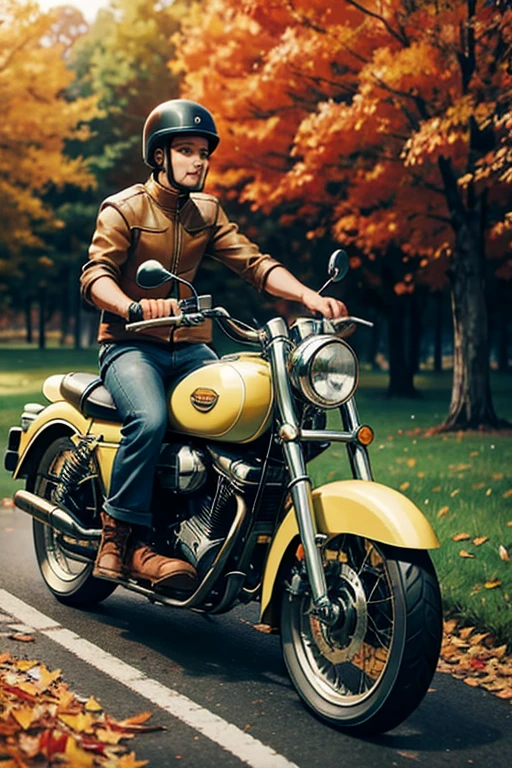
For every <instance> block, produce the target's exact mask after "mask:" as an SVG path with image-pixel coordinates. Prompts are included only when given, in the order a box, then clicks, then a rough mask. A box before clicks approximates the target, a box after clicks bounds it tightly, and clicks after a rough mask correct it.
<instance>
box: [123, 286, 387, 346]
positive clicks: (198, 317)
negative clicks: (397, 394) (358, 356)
mask: <svg viewBox="0 0 512 768" xmlns="http://www.w3.org/2000/svg"><path fill="white" fill-rule="evenodd" d="M205 298H206V297H205ZM188 306H190V305H183V307H182V308H184V309H187V308H188ZM208 318H211V319H214V320H216V321H217V323H218V324H219V326H220V327H221V328H222V330H223V331H224V333H225V334H226V335H227V336H229V337H230V338H232V339H234V341H240V342H243V343H246V344H261V342H262V339H263V331H258V330H256V329H255V328H251V326H250V325H247V324H246V323H244V322H242V321H241V320H235V319H234V318H232V317H231V315H230V314H229V312H228V311H227V310H226V309H224V307H215V308H214V309H211V308H209V307H208V306H207V305H206V302H205V304H203V307H201V308H200V309H199V311H197V309H196V311H192V312H186V311H185V312H180V314H179V315H171V316H169V317H155V318H153V319H151V320H139V321H137V322H135V323H127V324H126V326H125V328H126V330H127V331H144V330H146V329H150V328H162V327H165V326H174V327H175V328H178V327H180V326H185V327H191V326H195V325H201V323H204V321H205V320H206V319H208ZM323 322H324V328H325V331H324V332H326V331H328V329H329V327H330V328H332V331H331V332H333V333H335V334H338V335H346V334H348V333H349V332H350V331H351V330H352V329H353V328H354V326H356V325H362V326H365V327H368V328H373V323H371V322H370V321H369V320H363V319H362V318H360V317H339V318H336V319H332V320H326V319H325V320H324V321H323Z"/></svg>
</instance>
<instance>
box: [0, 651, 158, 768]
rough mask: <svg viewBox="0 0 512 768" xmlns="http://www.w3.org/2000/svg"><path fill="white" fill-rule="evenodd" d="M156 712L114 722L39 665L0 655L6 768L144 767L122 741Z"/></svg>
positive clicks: (0, 755) (0, 724)
mask: <svg viewBox="0 0 512 768" xmlns="http://www.w3.org/2000/svg"><path fill="white" fill-rule="evenodd" d="M150 717H151V713H149V712H142V713H140V714H139V715H136V716H134V717H130V718H128V719H126V720H119V721H118V720H115V719H114V718H113V717H111V716H110V715H108V714H107V713H106V712H104V711H103V708H102V707H101V705H100V704H99V703H98V702H97V701H96V700H95V699H94V698H93V697H92V696H91V697H90V698H89V699H88V700H84V699H80V698H79V697H78V696H77V695H75V694H74V693H73V692H72V691H70V690H69V687H68V685H67V684H66V683H64V682H63V681H62V678H61V672H60V670H55V671H54V672H50V671H49V670H48V669H47V667H46V666H45V665H44V664H41V663H40V662H39V661H28V660H24V659H21V660H20V659H16V658H14V657H12V656H11V655H10V654H9V653H2V654H0V764H1V765H2V768H28V766H35V765H41V764H43V765H48V766H56V765H58V766H59V768H96V767H97V766H101V767H102V768H142V766H144V765H146V764H147V761H146V760H137V759H136V756H135V753H134V752H130V751H129V749H128V748H127V746H126V745H124V744H122V743H121V742H122V741H125V740H128V739H131V738H133V736H134V735H135V734H136V733H138V732H141V731H149V730H161V727H160V726H156V727H155V726H147V725H144V723H146V721H147V720H148V719H149V718H150Z"/></svg>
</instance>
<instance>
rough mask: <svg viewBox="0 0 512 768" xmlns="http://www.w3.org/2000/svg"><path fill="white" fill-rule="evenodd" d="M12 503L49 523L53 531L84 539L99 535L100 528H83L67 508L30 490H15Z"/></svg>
mask: <svg viewBox="0 0 512 768" xmlns="http://www.w3.org/2000/svg"><path fill="white" fill-rule="evenodd" d="M14 503H15V505H16V506H17V507H18V509H21V511H22V512H26V513H27V514H29V515H31V517H33V518H34V519H35V520H37V521H38V522H40V523H43V525H49V526H50V528H53V530H54V531H57V532H58V533H62V534H64V535H65V536H71V537H72V538H73V539H83V540H86V541H97V540H98V539H99V538H100V536H101V530H97V529H95V528H84V527H83V526H82V524H81V523H80V521H79V520H77V518H76V517H75V516H74V515H72V514H71V512H69V511H68V510H67V509H63V508H62V507H59V506H57V504H55V502H52V501H49V500H48V499H42V498H41V497H40V496H36V494H35V493H30V491H16V493H15V494H14Z"/></svg>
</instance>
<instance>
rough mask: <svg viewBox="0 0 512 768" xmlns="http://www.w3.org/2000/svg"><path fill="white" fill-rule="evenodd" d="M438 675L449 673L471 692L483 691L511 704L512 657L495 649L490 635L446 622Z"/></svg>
mask: <svg viewBox="0 0 512 768" xmlns="http://www.w3.org/2000/svg"><path fill="white" fill-rule="evenodd" d="M443 629H444V632H443V643H442V647H441V659H440V661H439V665H438V672H447V673H448V674H450V675H452V676H453V677H456V678H458V679H459V680H462V681H463V682H464V683H465V684H466V685H469V686H470V687H472V688H476V687H481V688H485V689H486V690H487V691H490V692H491V693H493V694H494V695H495V696H498V697H499V698H500V699H505V700H512V657H511V656H510V655H507V647H506V646H505V645H499V646H496V644H495V643H496V640H495V638H494V637H493V636H492V635H491V634H490V633H489V632H475V628H474V627H461V626H460V624H458V622H457V621H456V620H455V619H450V620H449V621H445V622H444V626H443Z"/></svg>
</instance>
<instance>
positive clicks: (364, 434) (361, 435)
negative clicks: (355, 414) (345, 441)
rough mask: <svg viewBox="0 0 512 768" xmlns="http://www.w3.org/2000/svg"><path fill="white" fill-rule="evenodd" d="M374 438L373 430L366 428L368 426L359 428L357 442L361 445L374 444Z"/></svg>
mask: <svg viewBox="0 0 512 768" xmlns="http://www.w3.org/2000/svg"><path fill="white" fill-rule="evenodd" d="M374 437H375V435H374V432H373V429H372V428H371V427H368V426H366V424H364V425H363V426H362V427H359V429H358V430H357V434H356V440H357V442H358V443H360V444H361V445H370V443H373V438H374Z"/></svg>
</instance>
